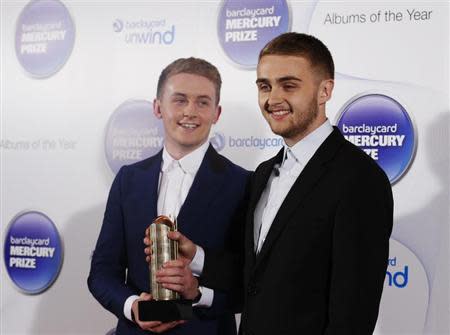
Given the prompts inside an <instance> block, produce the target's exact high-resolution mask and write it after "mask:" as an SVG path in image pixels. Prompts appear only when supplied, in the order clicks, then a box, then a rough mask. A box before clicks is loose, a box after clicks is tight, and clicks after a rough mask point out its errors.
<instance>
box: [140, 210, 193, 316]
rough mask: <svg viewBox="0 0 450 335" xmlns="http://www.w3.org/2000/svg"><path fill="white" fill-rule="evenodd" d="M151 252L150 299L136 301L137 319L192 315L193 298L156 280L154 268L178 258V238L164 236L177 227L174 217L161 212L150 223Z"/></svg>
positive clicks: (159, 267)
mask: <svg viewBox="0 0 450 335" xmlns="http://www.w3.org/2000/svg"><path fill="white" fill-rule="evenodd" d="M149 231H150V239H151V241H152V255H151V261H150V265H149V272H150V293H151V295H152V297H153V300H150V301H139V303H138V305H139V320H141V321H162V322H169V321H175V320H189V319H191V318H192V302H191V301H189V300H183V299H180V295H179V294H178V292H175V291H172V290H169V289H167V288H164V287H162V285H160V284H159V283H158V282H157V281H156V271H158V270H159V269H161V267H162V265H163V264H164V263H166V262H168V261H171V260H175V259H177V258H178V242H177V241H172V240H171V239H169V237H168V236H167V234H168V232H170V231H177V223H176V220H172V219H171V218H169V217H167V216H164V215H160V216H158V217H157V218H156V219H154V220H153V222H152V224H151V225H150V229H149Z"/></svg>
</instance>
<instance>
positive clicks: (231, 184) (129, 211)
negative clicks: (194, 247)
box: [88, 145, 249, 335]
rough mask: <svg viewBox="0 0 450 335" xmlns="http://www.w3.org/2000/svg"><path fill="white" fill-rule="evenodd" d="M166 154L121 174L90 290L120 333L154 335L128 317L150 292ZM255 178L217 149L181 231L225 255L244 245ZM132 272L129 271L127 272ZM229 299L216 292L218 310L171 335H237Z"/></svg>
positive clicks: (202, 312)
mask: <svg viewBox="0 0 450 335" xmlns="http://www.w3.org/2000/svg"><path fill="white" fill-rule="evenodd" d="M161 161H162V151H160V152H159V153H158V154H157V155H155V156H153V157H150V158H148V159H146V160H143V161H141V162H138V163H135V164H132V165H129V166H124V167H122V168H121V169H120V171H119V172H118V174H117V176H116V178H115V180H114V182H113V184H112V187H111V190H110V193H109V197H108V203H107V205H106V210H105V215H104V219H103V225H102V228H101V231H100V235H99V238H98V241H97V245H96V247H95V250H94V253H93V256H92V264H91V270H90V274H89V278H88V286H89V289H90V291H91V293H92V294H93V295H94V297H95V298H96V299H97V300H98V301H99V302H100V303H101V304H102V305H103V307H105V308H106V309H107V310H109V311H111V312H112V313H114V314H115V315H116V316H117V317H118V319H119V321H118V325H117V334H149V332H144V331H142V330H141V329H140V328H139V326H137V325H136V324H135V323H133V322H131V321H129V320H128V319H126V318H125V316H124V315H123V306H124V303H125V300H126V299H127V298H128V297H129V296H131V295H139V294H140V293H141V292H149V290H150V287H149V270H148V264H147V263H146V261H145V254H144V247H145V246H144V243H143V237H144V233H145V229H146V228H147V227H148V226H149V225H150V223H151V222H152V220H153V219H154V218H155V217H156V216H157V199H158V181H159V173H160V169H161ZM248 177H249V172H248V171H246V170H244V169H242V168H241V167H239V166H237V165H235V164H233V163H232V162H230V161H229V160H228V159H226V158H225V157H223V156H221V155H219V154H218V153H217V152H216V151H215V150H214V149H213V148H212V146H211V145H210V146H209V148H208V150H207V152H206V154H205V157H204V159H203V161H202V163H201V165H200V168H199V170H198V172H197V174H196V176H195V179H194V182H193V184H192V187H191V189H190V191H189V193H188V195H187V198H186V200H185V202H184V204H183V206H182V207H181V209H180V213H179V215H178V229H179V230H180V231H181V232H182V233H183V234H184V235H186V236H187V237H188V238H190V239H191V240H192V241H193V242H194V243H196V244H198V245H200V246H202V247H204V248H206V249H215V250H221V249H224V248H229V247H232V248H233V246H234V245H236V246H237V244H240V243H241V242H240V241H233V240H232V238H233V237H234V236H236V235H243V234H235V233H234V234H231V231H232V230H236V229H238V230H242V231H243V227H239V226H237V227H233V225H235V224H239V223H241V222H242V221H241V220H240V217H242V216H244V215H245V213H244V211H245V210H244V209H242V208H245V205H246V204H245V202H246V201H245V196H246V186H247V181H248ZM127 270H128V271H127ZM226 298H227V297H226V296H225V295H224V294H223V293H221V292H220V291H217V290H216V291H215V292H214V301H213V305H212V306H211V308H208V309H204V308H195V309H194V310H195V319H194V320H190V321H189V322H187V323H185V324H183V325H180V326H178V327H176V328H174V329H172V330H171V331H169V332H167V334H186V335H187V334H196V335H201V334H204V335H214V334H227V335H228V334H235V333H236V326H235V321H234V315H233V314H232V313H231V312H229V311H227V310H226V308H225V305H226V303H227V301H226Z"/></svg>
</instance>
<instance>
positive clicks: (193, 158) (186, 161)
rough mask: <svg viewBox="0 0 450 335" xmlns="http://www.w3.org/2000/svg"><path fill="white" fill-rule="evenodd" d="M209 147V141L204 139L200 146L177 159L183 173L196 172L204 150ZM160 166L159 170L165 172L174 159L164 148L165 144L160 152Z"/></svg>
mask: <svg viewBox="0 0 450 335" xmlns="http://www.w3.org/2000/svg"><path fill="white" fill-rule="evenodd" d="M208 147H209V141H206V142H205V143H203V144H202V145H201V146H199V147H198V148H197V149H195V150H194V151H192V152H190V153H188V154H187V155H185V156H184V157H183V158H181V159H179V160H178V162H179V164H180V167H181V169H182V170H183V171H184V172H185V173H191V174H195V173H197V171H198V169H199V168H200V165H201V164H202V161H203V157H205V154H206V151H207V150H208ZM162 160H163V163H162V166H161V171H162V172H165V171H167V169H168V168H169V166H171V164H172V163H173V161H175V159H174V158H173V157H172V156H171V155H170V154H169V152H168V151H167V149H166V146H164V149H163V153H162Z"/></svg>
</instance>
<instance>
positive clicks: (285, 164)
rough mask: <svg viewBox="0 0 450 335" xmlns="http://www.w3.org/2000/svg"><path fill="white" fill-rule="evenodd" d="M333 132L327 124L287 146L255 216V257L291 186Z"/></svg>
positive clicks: (259, 202) (327, 122) (260, 200)
mask: <svg viewBox="0 0 450 335" xmlns="http://www.w3.org/2000/svg"><path fill="white" fill-rule="evenodd" d="M332 131H333V127H332V126H331V124H330V122H329V121H328V120H326V121H325V122H324V123H323V124H322V125H321V126H320V127H319V128H317V129H315V130H314V131H313V132H311V133H310V134H308V135H307V136H306V137H305V138H303V139H302V140H300V141H299V142H297V143H296V144H295V145H293V146H292V147H289V146H288V145H286V144H285V145H284V155H283V161H282V163H281V165H280V166H279V168H278V172H275V170H274V171H272V174H271V176H270V178H269V181H268V182H267V185H266V187H265V189H264V191H263V193H262V195H261V198H260V199H259V201H258V204H257V206H256V209H255V213H254V216H253V222H254V236H253V237H254V245H255V251H256V253H259V252H260V250H261V248H262V246H263V244H264V241H265V240H266V237H267V234H268V233H269V230H270V227H271V226H272V222H273V220H274V219H275V216H276V214H277V213H278V210H279V209H280V207H281V205H282V204H283V202H284V199H285V198H286V196H287V194H288V193H289V191H290V189H291V188H292V185H294V183H295V181H296V180H297V178H298V176H300V173H301V172H302V171H303V169H304V167H305V166H306V164H307V163H308V162H309V160H310V159H311V157H312V156H313V155H314V153H315V152H316V151H317V149H318V148H319V147H320V145H321V144H322V143H323V142H324V141H325V139H326V138H327V137H328V135H330V134H331V132H332Z"/></svg>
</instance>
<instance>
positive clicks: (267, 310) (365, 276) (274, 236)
mask: <svg viewBox="0 0 450 335" xmlns="http://www.w3.org/2000/svg"><path fill="white" fill-rule="evenodd" d="M281 158H282V150H281V151H280V152H279V153H278V155H277V156H275V157H273V158H272V159H270V160H268V161H266V162H263V163H262V164H261V165H259V167H258V168H257V169H256V171H255V174H254V177H253V180H252V185H251V190H250V201H249V207H248V214H247V219H246V232H245V246H244V251H243V255H244V262H245V263H244V267H243V269H244V271H243V272H244V273H243V288H244V292H243V297H244V304H243V311H242V318H241V329H240V331H241V334H245V335H248V334H254V335H266V334H267V335H269V334H270V335H273V334H279V335H282V334H286V335H287V334H292V335H294V334H295V335H338V334H339V335H365V334H372V332H373V329H374V327H375V323H376V319H377V316H378V308H379V302H380V297H381V292H382V288H383V282H384V277H385V273H386V267H387V259H388V251H389V237H390V234H391V230H392V221H393V200H392V192H391V186H390V183H389V180H388V178H387V177H386V175H385V174H384V172H383V171H382V170H381V169H380V168H379V167H378V165H377V164H376V163H375V162H374V161H373V160H372V159H371V158H369V157H368V156H367V155H366V154H365V153H364V152H362V151H361V150H360V149H358V148H357V147H355V146H354V145H353V144H351V143H349V142H347V141H346V140H345V139H344V137H343V136H342V135H341V134H340V132H339V130H338V129H337V128H335V129H334V131H333V132H332V133H331V134H330V135H329V137H328V138H327V139H326V140H325V142H324V143H323V144H322V145H321V146H320V147H319V149H318V150H317V152H316V153H315V154H314V156H313V157H312V158H311V160H310V161H309V162H308V164H307V165H306V166H305V168H304V170H303V171H302V173H301V174H300V176H299V177H298V179H297V180H296V182H295V183H294V185H293V186H292V188H291V190H290V191H289V193H288V195H287V196H286V199H285V200H284V202H283V204H282V205H281V207H280V209H279V211H278V213H277V215H276V217H275V219H274V221H273V223H272V226H271V228H270V230H269V233H268V235H267V237H266V240H265V242H264V245H263V246H262V249H261V251H260V252H259V254H258V255H255V252H254V242H253V225H254V224H253V216H254V211H255V208H256V205H257V203H258V201H259V198H260V197H261V194H262V192H263V190H264V188H265V187H266V184H267V181H268V179H269V177H270V174H271V173H272V171H273V168H274V165H275V164H276V163H279V162H281ZM217 259H218V257H217V256H216V255H214V254H210V255H207V257H206V259H205V262H206V264H205V273H204V281H205V282H209V283H210V284H211V285H217V286H218V287H222V288H226V287H227V283H226V282H223V281H222V280H221V278H217V277H216V275H215V272H216V271H217V268H216V266H217V265H215V262H216V261H217ZM235 264H238V263H235ZM233 271H234V272H233V273H234V276H238V274H237V273H238V272H239V269H237V268H236V267H235V268H234V269H233Z"/></svg>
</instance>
